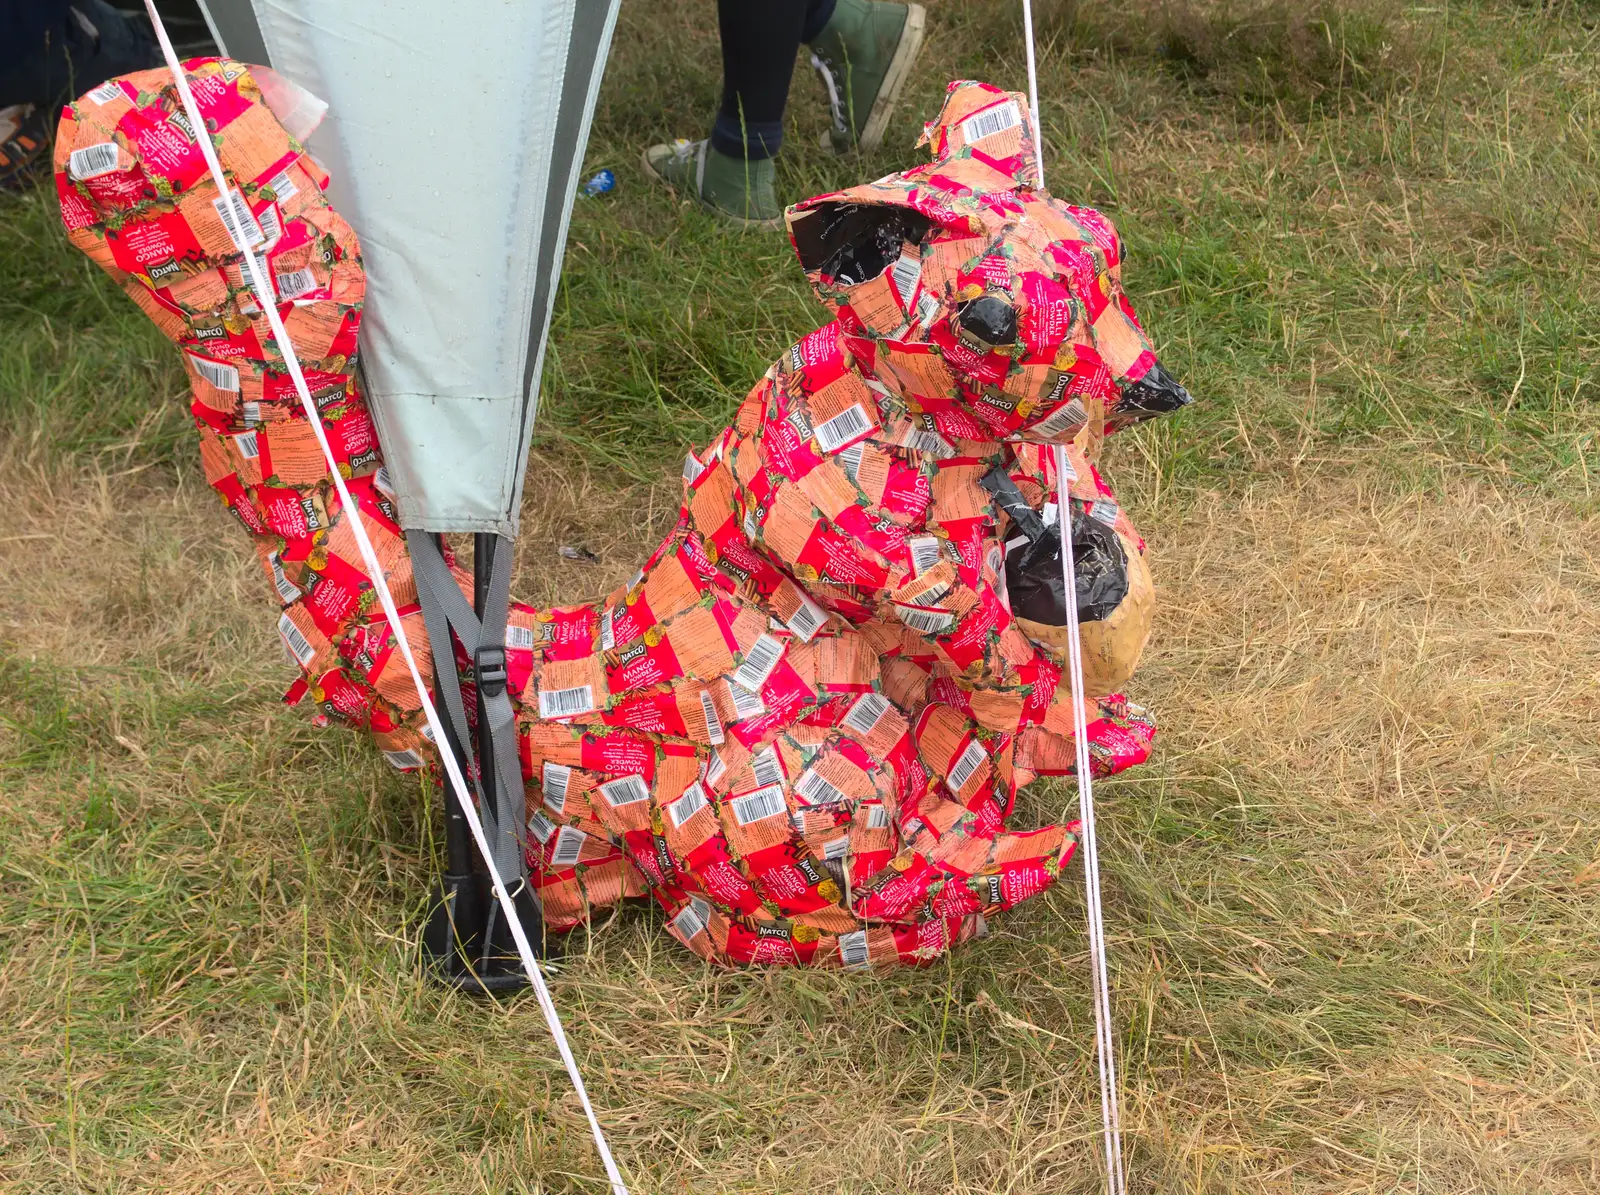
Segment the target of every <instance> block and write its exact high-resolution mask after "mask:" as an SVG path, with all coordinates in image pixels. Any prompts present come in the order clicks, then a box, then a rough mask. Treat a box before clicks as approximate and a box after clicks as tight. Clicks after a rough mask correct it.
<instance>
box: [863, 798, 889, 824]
mask: <svg viewBox="0 0 1600 1195" xmlns="http://www.w3.org/2000/svg"><path fill="white" fill-rule="evenodd" d="M888 828H889V807H888V806H887V805H885V804H883V802H881V801H879V802H876V803H874V804H872V805H868V806H867V829H869V830H887V829H888Z"/></svg>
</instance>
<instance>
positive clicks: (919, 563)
mask: <svg viewBox="0 0 1600 1195" xmlns="http://www.w3.org/2000/svg"><path fill="white" fill-rule="evenodd" d="M906 547H908V548H910V549H911V567H912V569H913V570H914V571H915V572H916V574H917V576H919V577H920V576H921V575H922V574H923V573H925V572H927V571H928V570H929V569H930V568H932V567H933V566H934V565H936V564H938V563H939V557H940V555H941V553H940V551H939V539H938V537H937V536H934V535H919V536H917V537H916V538H915V539H908V540H906Z"/></svg>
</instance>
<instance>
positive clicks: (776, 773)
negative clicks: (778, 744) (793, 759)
mask: <svg viewBox="0 0 1600 1195" xmlns="http://www.w3.org/2000/svg"><path fill="white" fill-rule="evenodd" d="M750 770H751V772H753V773H755V778H756V783H757V784H759V785H761V786H762V787H763V788H765V787H767V786H769V785H773V784H782V783H783V777H784V772H783V761H782V760H781V759H779V758H778V751H777V748H775V747H767V748H766V749H765V750H763V751H761V752H760V753H758V754H756V755H753V756H751V758H750Z"/></svg>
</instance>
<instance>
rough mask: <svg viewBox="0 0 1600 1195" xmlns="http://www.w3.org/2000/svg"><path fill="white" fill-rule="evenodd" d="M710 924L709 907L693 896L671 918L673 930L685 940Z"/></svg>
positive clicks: (688, 939)
mask: <svg viewBox="0 0 1600 1195" xmlns="http://www.w3.org/2000/svg"><path fill="white" fill-rule="evenodd" d="M710 924H711V907H710V906H709V905H707V904H706V903H705V902H704V901H701V900H699V899H698V898H696V897H693V896H691V897H690V898H689V903H688V904H686V905H684V906H683V908H681V909H679V910H678V915H677V916H676V917H674V918H673V919H672V928H673V931H674V932H675V933H676V934H677V935H678V936H679V937H680V938H682V939H683V940H684V941H685V942H688V941H690V940H691V939H692V938H693V937H694V936H695V935H696V934H700V933H704V932H705V928H706V926H708V925H710Z"/></svg>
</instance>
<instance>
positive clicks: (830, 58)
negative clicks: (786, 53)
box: [805, 0, 926, 152]
mask: <svg viewBox="0 0 1600 1195" xmlns="http://www.w3.org/2000/svg"><path fill="white" fill-rule="evenodd" d="M827 9H828V15H827V16H826V17H824V18H823V19H822V21H821V22H820V23H819V24H817V25H815V26H810V27H809V28H808V30H807V32H806V34H805V41H806V44H807V45H809V46H810V47H811V49H812V51H813V53H814V54H815V56H816V59H817V60H820V62H821V63H822V69H823V72H824V74H825V76H826V83H827V88H828V99H829V102H830V104H832V106H833V116H834V128H833V132H832V134H831V135H830V137H829V143H830V144H831V145H832V147H833V149H835V150H837V151H839V152H843V151H845V150H847V149H851V148H853V147H857V146H859V147H860V148H861V149H876V148H877V147H878V145H879V144H881V143H882V141H883V131H884V129H885V128H886V127H887V126H888V123H889V113H890V110H891V109H892V108H893V107H894V101H895V99H896V97H898V96H899V94H900V89H901V87H902V86H904V84H905V81H906V76H907V75H908V74H909V73H910V71H911V64H912V63H913V62H915V61H916V57H917V52H918V51H919V50H920V49H921V48H922V29H923V25H924V24H925V21H926V15H925V14H924V12H923V9H922V6H921V5H920V4H900V3H885V2H882V0H833V2H830V3H829V4H828V5H827Z"/></svg>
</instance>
